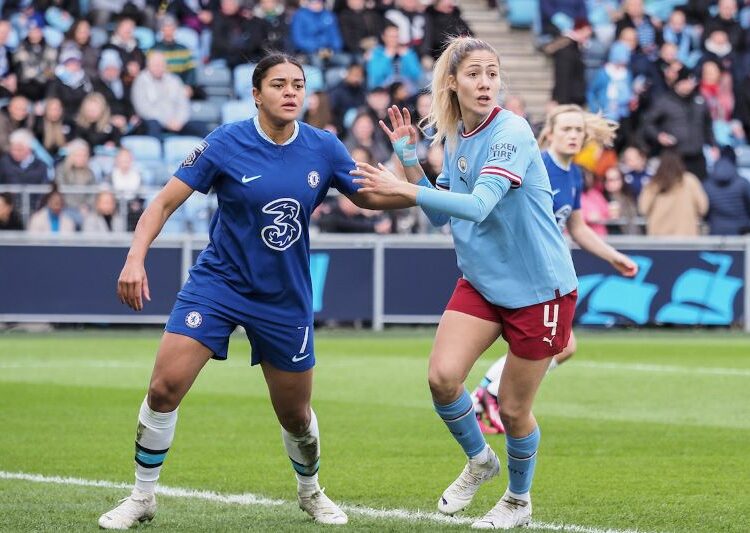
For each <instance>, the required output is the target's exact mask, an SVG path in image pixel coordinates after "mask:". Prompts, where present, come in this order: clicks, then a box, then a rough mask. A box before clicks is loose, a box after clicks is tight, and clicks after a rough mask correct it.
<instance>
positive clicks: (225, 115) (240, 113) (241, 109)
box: [221, 100, 258, 124]
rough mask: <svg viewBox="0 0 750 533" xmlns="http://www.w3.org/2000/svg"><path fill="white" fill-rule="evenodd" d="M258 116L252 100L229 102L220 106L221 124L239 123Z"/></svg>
mask: <svg viewBox="0 0 750 533" xmlns="http://www.w3.org/2000/svg"><path fill="white" fill-rule="evenodd" d="M257 114H258V109H257V108H256V107H255V102H254V101H253V100H230V101H228V102H226V103H225V104H224V105H223V106H221V123H222V124H228V123H229V122H239V121H240V120H247V119H249V118H252V117H254V116H255V115H257Z"/></svg>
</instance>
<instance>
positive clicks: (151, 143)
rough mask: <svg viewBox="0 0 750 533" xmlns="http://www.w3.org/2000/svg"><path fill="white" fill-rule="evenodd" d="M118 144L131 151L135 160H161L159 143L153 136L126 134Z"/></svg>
mask: <svg viewBox="0 0 750 533" xmlns="http://www.w3.org/2000/svg"><path fill="white" fill-rule="evenodd" d="M120 144H121V145H122V146H123V148H127V149H128V150H130V151H131V152H132V153H133V157H134V159H135V160H136V161H161V158H162V155H161V143H160V142H159V139H156V138H155V137H149V136H147V135H126V136H125V137H123V138H122V139H120Z"/></svg>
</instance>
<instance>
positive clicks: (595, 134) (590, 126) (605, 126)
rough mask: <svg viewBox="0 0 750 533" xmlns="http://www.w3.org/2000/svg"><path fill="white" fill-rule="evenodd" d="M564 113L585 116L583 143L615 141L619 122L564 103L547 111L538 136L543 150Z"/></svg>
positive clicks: (606, 144)
mask: <svg viewBox="0 0 750 533" xmlns="http://www.w3.org/2000/svg"><path fill="white" fill-rule="evenodd" d="M563 113H580V114H581V115H582V116H583V123H584V130H585V133H586V137H585V138H584V140H583V144H586V143H587V142H589V141H594V142H596V143H598V144H601V145H603V146H612V144H613V143H614V141H615V135H616V133H617V128H619V127H620V125H619V124H618V123H617V122H615V121H614V120H609V119H608V118H604V117H603V116H601V115H599V114H594V113H589V112H588V111H584V110H583V109H582V108H581V107H580V106H578V105H575V104H563V105H558V106H555V107H554V108H552V110H551V111H550V112H549V113H547V120H545V122H544V128H542V131H541V132H540V133H539V137H537V142H538V143H539V148H541V149H542V150H544V149H546V148H549V136H550V134H551V133H552V130H553V129H554V128H555V122H556V120H557V117H559V116H560V115H562V114H563Z"/></svg>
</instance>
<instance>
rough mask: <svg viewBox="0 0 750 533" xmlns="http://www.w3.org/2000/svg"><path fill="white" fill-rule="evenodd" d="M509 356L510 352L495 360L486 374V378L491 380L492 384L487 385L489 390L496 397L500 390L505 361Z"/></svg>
mask: <svg viewBox="0 0 750 533" xmlns="http://www.w3.org/2000/svg"><path fill="white" fill-rule="evenodd" d="M507 358H508V354H505V355H504V356H502V357H501V358H500V359H498V360H497V361H495V362H494V364H493V365H492V366H491V367H490V369H489V370H488V371H487V373H486V374H485V375H484V377H485V378H486V379H489V380H490V384H489V385H487V392H489V393H490V394H492V395H493V396H494V397H495V398H497V395H498V393H499V390H500V376H502V375H503V368H505V361H506V359H507Z"/></svg>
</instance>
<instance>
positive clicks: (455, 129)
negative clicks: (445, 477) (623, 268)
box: [354, 37, 577, 529]
mask: <svg viewBox="0 0 750 533" xmlns="http://www.w3.org/2000/svg"><path fill="white" fill-rule="evenodd" d="M499 71H500V61H499V59H498V55H497V53H496V52H495V50H494V49H493V48H492V47H491V46H490V45H488V44H487V43H485V42H483V41H481V40H478V39H474V38H469V37H459V38H456V39H453V40H452V41H451V42H450V44H449V45H448V46H447V48H446V49H445V51H444V52H443V53H442V54H441V56H440V58H439V59H438V61H437V62H436V64H435V68H434V74H433V82H432V92H433V103H432V107H431V110H430V114H429V116H428V117H427V125H428V126H433V127H434V128H435V129H436V131H437V133H436V136H435V138H434V139H433V143H438V142H441V141H443V140H445V141H446V153H445V160H444V163H443V172H442V174H441V175H440V176H439V177H438V179H437V184H436V188H433V187H432V186H431V185H430V182H429V181H428V180H427V178H426V177H425V176H424V173H423V172H422V169H421V167H420V166H419V164H418V162H417V159H416V154H415V150H414V143H415V140H416V132H415V131H414V128H413V126H412V125H411V118H410V116H409V114H408V112H406V110H404V112H403V113H402V112H400V111H398V110H397V109H391V111H390V119H391V125H392V126H393V128H394V129H393V131H391V130H390V129H388V128H387V127H386V126H385V125H384V124H381V126H382V127H384V128H385V129H386V130H387V132H388V134H389V136H390V139H391V141H392V142H393V144H394V148H395V150H396V153H397V154H398V155H399V157H400V159H401V160H402V163H403V164H404V166H405V168H406V173H407V178H408V180H409V182H404V181H400V180H398V179H397V178H396V177H395V176H394V175H393V174H391V173H390V172H388V171H387V170H385V169H384V168H383V167H382V166H381V167H380V169H376V168H373V167H371V166H369V165H367V164H359V163H358V169H357V170H356V171H354V174H355V175H357V176H359V179H358V180H355V181H356V182H357V183H359V184H361V185H362V187H363V188H362V189H361V190H362V191H364V192H378V193H380V194H383V195H392V196H395V197H397V198H400V199H406V200H408V201H409V202H412V203H413V204H416V205H419V206H421V207H422V209H423V210H424V211H425V213H426V214H427V216H428V217H429V218H430V220H431V221H432V223H433V224H435V225H441V224H445V223H447V222H448V221H450V224H451V230H452V233H453V240H454V243H455V248H456V256H457V258H458V266H459V268H460V270H461V272H462V273H463V276H462V277H461V279H459V280H458V283H457V285H456V289H455V291H454V293H453V296H452V297H451V299H450V301H449V302H448V305H447V307H446V310H445V312H444V313H443V316H442V318H441V320H440V324H439V326H438V329H437V333H436V336H435V342H434V345H433V349H432V353H431V355H430V363H429V372H428V379H429V384H430V390H431V392H432V398H433V402H434V406H435V410H436V411H437V413H438V415H440V417H441V418H442V419H443V421H444V422H445V424H446V425H447V426H448V429H449V430H450V432H451V434H452V435H453V437H454V438H455V439H456V440H457V441H458V443H459V444H460V445H461V447H462V448H463V450H464V452H465V453H466V455H467V456H468V464H467V465H466V467H465V468H464V470H463V472H462V473H461V474H460V475H459V476H458V478H457V479H456V480H455V481H454V482H453V483H452V484H451V485H450V486H449V487H448V488H447V489H446V490H445V492H443V494H442V496H441V497H440V498H439V499H438V509H439V510H440V511H441V512H443V513H446V514H453V513H456V512H458V511H461V510H462V509H464V508H466V507H467V506H468V505H469V504H470V503H471V500H472V498H473V497H474V495H475V494H476V492H477V490H478V489H479V487H480V485H481V484H482V483H485V482H486V481H488V480H489V479H491V478H493V477H495V476H496V475H497V474H498V471H499V468H500V464H499V461H498V458H497V456H496V455H495V453H494V452H493V451H492V449H491V448H490V447H489V446H488V445H487V442H486V441H485V439H484V436H483V435H482V432H481V431H480V428H479V425H478V423H477V419H476V418H475V417H474V408H473V405H472V401H471V398H470V397H469V393H468V392H467V391H466V389H465V388H464V381H465V379H466V376H467V375H468V373H469V371H470V370H471V367H472V366H473V365H474V363H475V362H476V360H477V359H478V358H479V357H480V356H481V355H482V353H483V352H484V351H485V350H486V349H487V348H489V347H490V346H491V345H492V343H493V342H494V341H495V340H496V339H497V338H498V337H499V336H500V335H502V336H503V338H505V340H507V341H508V344H509V352H508V362H507V364H506V367H505V372H504V373H503V377H502V386H501V396H502V402H501V405H502V411H501V413H500V414H501V416H502V419H503V422H504V423H505V425H506V428H507V441H506V445H507V460H508V473H509V486H508V489H507V490H506V492H505V494H504V495H503V496H502V497H501V498H500V500H499V501H498V503H497V504H496V505H495V506H494V507H493V508H492V509H491V510H490V511H489V512H488V513H487V514H486V515H485V516H484V517H483V518H481V519H479V520H477V521H476V522H475V523H474V524H473V526H474V527H476V528H485V529H493V528H494V529H507V528H512V527H516V526H520V525H524V524H527V523H528V522H529V521H530V520H531V497H530V489H531V482H532V479H533V476H534V465H535V463H536V453H537V448H538V447H539V439H540V432H539V428H538V426H537V423H536V419H535V418H534V415H533V414H532V411H531V408H532V404H533V401H534V396H535V395H536V391H537V388H538V387H539V383H540V382H541V380H542V378H543V376H544V373H545V372H546V370H547V366H548V365H549V363H550V360H551V358H552V356H554V355H555V354H556V353H559V352H560V351H562V349H563V348H564V347H565V346H566V345H567V343H568V338H569V337H570V331H571V325H572V321H573V313H574V310H575V301H576V287H577V279H576V275H575V271H574V269H573V262H572V260H571V257H570V252H569V250H568V247H567V245H566V243H565V241H564V239H563V237H562V234H561V233H560V230H559V229H558V227H557V223H556V221H555V217H554V214H553V212H552V190H551V188H550V184H549V178H548V176H547V171H546V170H545V168H544V163H543V161H542V157H541V153H540V152H539V148H538V146H537V144H536V140H535V139H534V136H533V134H532V132H531V128H530V127H529V125H528V123H526V121H525V120H524V119H522V118H521V117H518V116H516V115H514V114H513V113H510V112H508V111H505V110H502V109H500V108H499V107H498V106H497V104H496V102H497V97H498V93H499V91H500V74H499Z"/></svg>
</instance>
